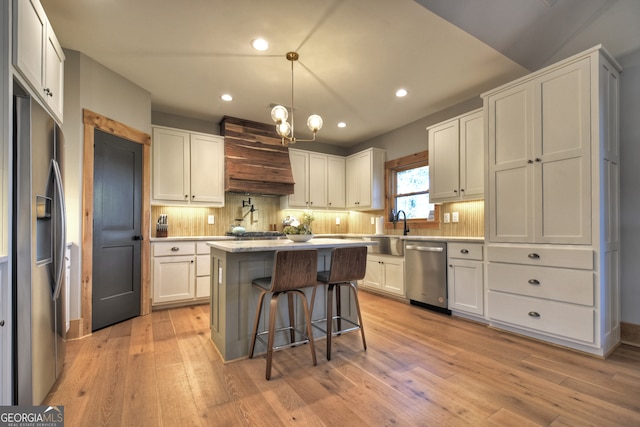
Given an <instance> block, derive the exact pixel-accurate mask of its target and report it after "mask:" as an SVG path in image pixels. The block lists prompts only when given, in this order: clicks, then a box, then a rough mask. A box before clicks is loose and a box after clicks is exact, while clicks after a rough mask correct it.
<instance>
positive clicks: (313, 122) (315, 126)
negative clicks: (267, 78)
mask: <svg viewBox="0 0 640 427" xmlns="http://www.w3.org/2000/svg"><path fill="white" fill-rule="evenodd" d="M286 58H287V60H289V61H291V124H289V122H288V121H287V119H288V118H289V110H288V109H287V107H284V106H282V105H276V106H275V107H273V109H272V110H271V118H272V119H273V121H274V122H276V132H278V135H280V136H281V137H282V145H286V144H295V143H296V142H298V141H300V142H313V141H315V140H316V133H318V131H319V130H320V129H321V128H322V117H320V116H319V115H317V114H312V115H310V116H309V118H308V119H307V126H308V127H309V130H310V131H311V132H313V138H312V139H297V138H296V137H295V134H294V128H293V113H294V111H295V109H294V107H293V63H294V62H296V61H297V60H298V58H299V56H298V53H297V52H288V53H287V55H286Z"/></svg>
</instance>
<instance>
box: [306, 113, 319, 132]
mask: <svg viewBox="0 0 640 427" xmlns="http://www.w3.org/2000/svg"><path fill="white" fill-rule="evenodd" d="M307 126H308V127H309V130H311V132H313V133H316V132H318V131H319V130H320V129H322V117H320V116H319V115H317V114H313V115H311V116H309V118H308V119H307Z"/></svg>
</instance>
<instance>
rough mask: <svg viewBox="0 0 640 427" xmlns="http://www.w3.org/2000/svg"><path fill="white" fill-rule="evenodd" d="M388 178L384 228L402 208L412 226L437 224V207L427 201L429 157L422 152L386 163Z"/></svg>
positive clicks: (422, 226)
mask: <svg viewBox="0 0 640 427" xmlns="http://www.w3.org/2000/svg"><path fill="white" fill-rule="evenodd" d="M385 172H386V180H387V197H386V213H387V224H386V228H393V219H394V216H395V215H396V214H397V212H399V211H403V212H404V213H405V215H406V216H407V222H408V223H409V224H410V227H411V228H437V227H439V225H440V224H439V221H438V218H439V207H438V206H436V205H434V204H433V203H429V156H428V153H427V151H422V152H420V153H416V154H413V155H410V156H406V157H401V158H399V159H395V160H390V161H388V162H386V163H385Z"/></svg>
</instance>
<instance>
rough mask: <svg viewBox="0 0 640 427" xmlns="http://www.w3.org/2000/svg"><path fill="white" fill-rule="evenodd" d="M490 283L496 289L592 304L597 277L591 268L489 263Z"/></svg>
mask: <svg viewBox="0 0 640 427" xmlns="http://www.w3.org/2000/svg"><path fill="white" fill-rule="evenodd" d="M488 282H489V283H488V285H489V289H490V290H493V291H502V292H510V293H513V294H520V295H528V296H532V297H537V298H545V299H551V300H558V301H565V302H570V303H575V304H583V305H589V306H592V305H593V301H594V276H593V272H592V271H590V270H572V269H567V268H554V267H536V266H530V265H518V264H502V263H495V262H492V263H489V266H488Z"/></svg>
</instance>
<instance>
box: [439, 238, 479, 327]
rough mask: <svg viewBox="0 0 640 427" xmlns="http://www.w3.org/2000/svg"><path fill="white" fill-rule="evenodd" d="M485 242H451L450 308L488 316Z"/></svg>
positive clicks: (449, 264) (448, 283)
mask: <svg viewBox="0 0 640 427" xmlns="http://www.w3.org/2000/svg"><path fill="white" fill-rule="evenodd" d="M482 247H483V245H482V244H481V243H451V242H450V243H447V264H448V269H449V271H448V274H447V285H448V299H449V310H451V311H453V312H461V313H466V314H472V315H476V316H482V317H483V316H484V279H483V277H484V269H483V263H482V259H483V257H482Z"/></svg>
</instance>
